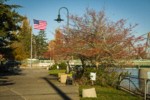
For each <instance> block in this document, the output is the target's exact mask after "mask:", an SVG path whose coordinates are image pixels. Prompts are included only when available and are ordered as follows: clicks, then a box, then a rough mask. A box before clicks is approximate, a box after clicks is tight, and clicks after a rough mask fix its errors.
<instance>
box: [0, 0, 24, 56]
mask: <svg viewBox="0 0 150 100" xmlns="http://www.w3.org/2000/svg"><path fill="white" fill-rule="evenodd" d="M6 1H7V0H1V1H0V37H1V43H0V44H2V45H0V53H1V54H3V55H4V57H5V58H7V59H9V58H11V59H14V55H13V53H12V52H13V48H11V47H10V45H11V44H12V43H13V42H14V40H17V35H16V34H14V33H13V32H14V31H18V30H20V23H21V22H22V20H23V19H24V17H23V16H21V15H20V14H18V13H17V12H16V11H15V9H16V8H18V7H20V6H19V5H8V4H5V2H6Z"/></svg>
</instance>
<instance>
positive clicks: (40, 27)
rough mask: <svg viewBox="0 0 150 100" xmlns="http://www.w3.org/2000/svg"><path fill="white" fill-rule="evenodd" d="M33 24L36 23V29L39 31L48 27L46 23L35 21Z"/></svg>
mask: <svg viewBox="0 0 150 100" xmlns="http://www.w3.org/2000/svg"><path fill="white" fill-rule="evenodd" d="M33 22H34V29H38V30H45V29H46V26H47V22H46V21H43V20H36V19H33Z"/></svg>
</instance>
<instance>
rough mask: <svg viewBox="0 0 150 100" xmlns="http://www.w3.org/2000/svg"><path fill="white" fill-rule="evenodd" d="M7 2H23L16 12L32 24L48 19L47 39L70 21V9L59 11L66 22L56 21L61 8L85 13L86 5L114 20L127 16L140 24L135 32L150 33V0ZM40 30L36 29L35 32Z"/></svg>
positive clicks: (15, 1)
mask: <svg viewBox="0 0 150 100" xmlns="http://www.w3.org/2000/svg"><path fill="white" fill-rule="evenodd" d="M6 3H7V4H17V5H21V6H22V8H19V9H17V10H16V11H17V12H18V13H19V14H21V15H24V16H27V18H28V19H29V21H30V25H31V26H32V27H33V19H37V20H45V21H47V24H48V25H47V28H46V30H45V32H46V34H47V39H48V40H52V39H54V33H55V30H56V29H57V28H59V27H62V26H63V25H66V22H67V17H66V16H67V11H66V10H65V9H61V11H60V14H61V17H62V19H64V22H61V23H57V22H56V21H54V19H56V18H57V15H58V10H59V8H61V7H67V8H68V10H69V15H72V14H73V15H78V16H82V15H83V14H84V13H85V10H86V8H91V9H94V10H95V11H97V12H99V11H101V10H105V13H106V17H107V18H108V19H109V20H111V21H114V22H115V21H117V20H119V19H126V20H127V23H126V24H127V26H128V25H129V24H138V26H137V27H136V28H134V30H133V31H134V32H133V33H134V35H135V36H140V35H142V34H146V33H148V32H150V0H9V1H8V2H6ZM38 32H39V30H35V29H33V34H35V35H36V34H38Z"/></svg>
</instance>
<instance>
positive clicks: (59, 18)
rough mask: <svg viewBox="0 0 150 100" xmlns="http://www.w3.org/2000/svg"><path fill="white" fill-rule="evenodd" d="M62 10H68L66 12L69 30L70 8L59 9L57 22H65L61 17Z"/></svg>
mask: <svg viewBox="0 0 150 100" xmlns="http://www.w3.org/2000/svg"><path fill="white" fill-rule="evenodd" d="M61 9H66V11H67V27H68V29H69V10H68V8H66V7H61V8H59V11H58V18H57V19H55V21H57V22H58V23H60V22H61V21H64V20H63V19H61V16H60V10H61Z"/></svg>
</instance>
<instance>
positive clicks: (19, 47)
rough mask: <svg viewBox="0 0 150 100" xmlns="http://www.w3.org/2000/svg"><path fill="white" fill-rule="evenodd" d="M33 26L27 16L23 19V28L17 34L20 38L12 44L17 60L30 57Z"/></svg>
mask: <svg viewBox="0 0 150 100" xmlns="http://www.w3.org/2000/svg"><path fill="white" fill-rule="evenodd" d="M31 34H32V27H31V26H30V23H29V21H28V19H27V18H25V19H24V20H23V23H22V25H21V29H20V31H19V32H18V34H17V38H18V40H17V41H16V42H14V43H13V44H12V45H11V46H12V48H13V49H14V52H13V54H14V56H15V59H17V60H23V59H26V58H29V57H30V51H31Z"/></svg>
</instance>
